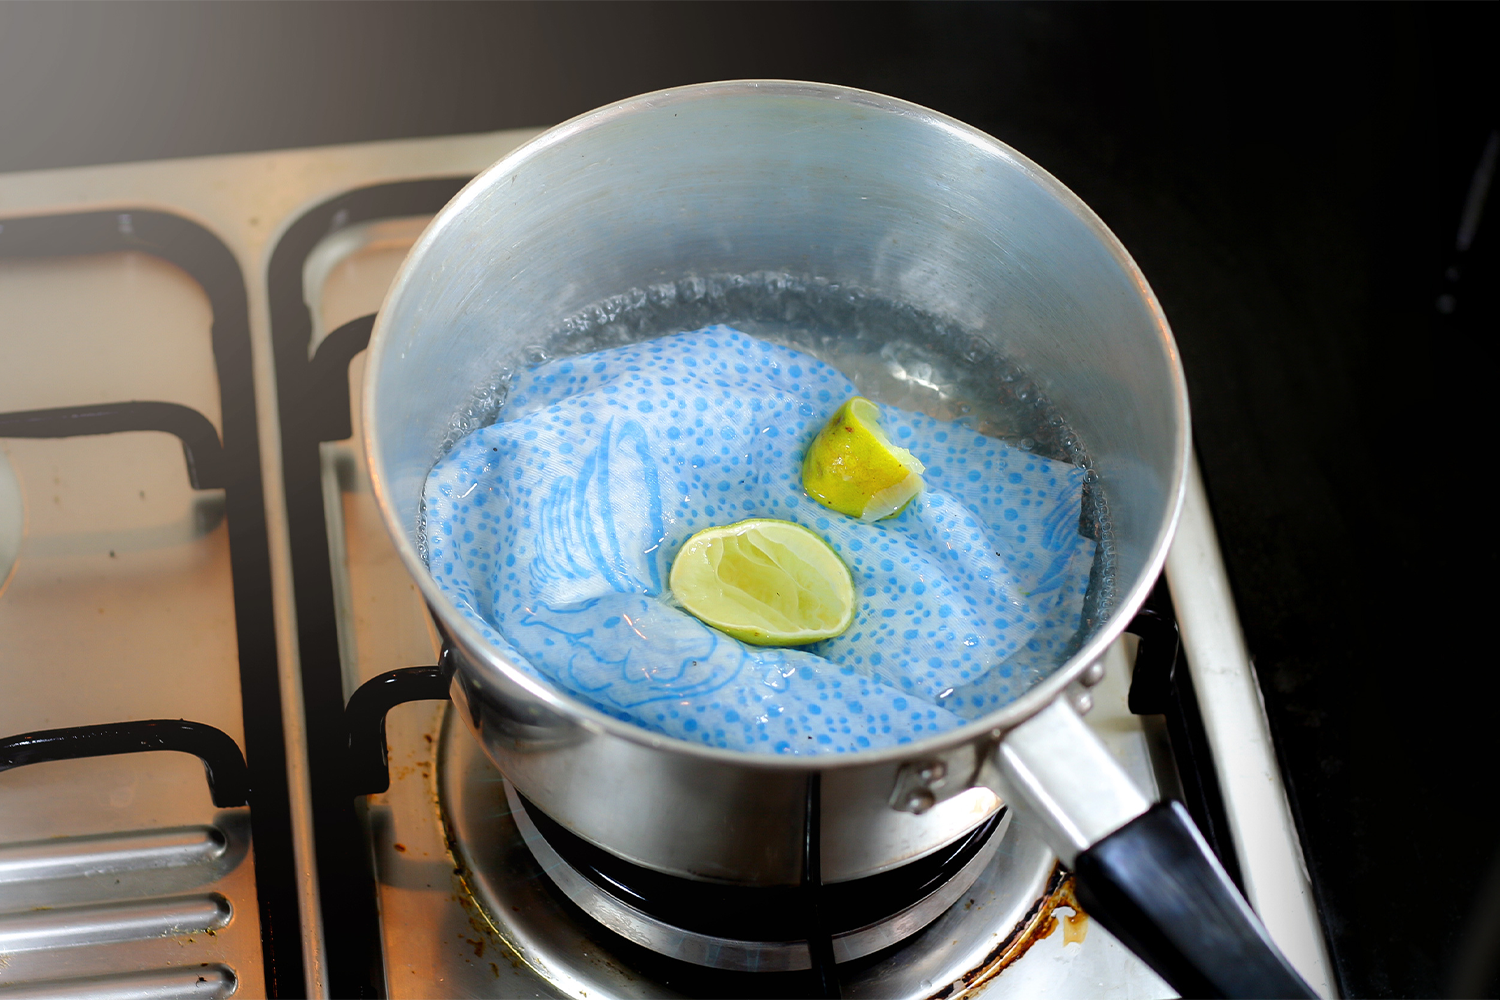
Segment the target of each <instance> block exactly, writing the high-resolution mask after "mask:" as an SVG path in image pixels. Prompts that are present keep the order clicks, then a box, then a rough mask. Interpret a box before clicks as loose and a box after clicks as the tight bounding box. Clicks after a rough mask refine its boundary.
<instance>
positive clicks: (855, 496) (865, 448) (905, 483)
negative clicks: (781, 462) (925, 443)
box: [802, 396, 926, 521]
mask: <svg viewBox="0 0 1500 1000" xmlns="http://www.w3.org/2000/svg"><path fill="white" fill-rule="evenodd" d="M925 471H926V467H925V466H923V464H922V463H921V461H919V460H918V459H917V456H915V455H913V454H912V453H911V452H909V451H907V450H906V449H905V448H902V447H901V446H900V445H897V444H894V443H892V441H891V439H890V438H888V437H887V436H886V434H885V431H884V430H883V429H882V428H881V426H880V410H879V408H877V407H876V406H875V404H874V403H872V402H870V401H869V400H868V399H866V398H864V397H863V396H853V397H851V398H850V399H848V400H847V401H846V402H845V403H844V405H843V406H840V407H839V408H838V410H836V411H835V412H834V414H833V416H832V417H830V418H829V420H828V423H826V424H825V425H823V429H822V430H820V431H819V432H818V436H817V437H816V438H814V439H813V441H812V443H811V444H810V445H808V446H807V454H806V456H805V457H804V458H803V460H802V488H803V489H805V490H807V494H808V496H810V497H812V498H813V499H814V500H816V501H818V503H820V504H822V505H823V506H824V507H827V508H828V509H830V510H836V511H838V512H839V513H840V514H847V515H848V516H850V517H857V518H859V519H860V520H861V521H878V520H880V519H881V518H885V517H890V516H891V515H892V514H898V513H900V512H901V510H902V508H904V507H905V506H906V505H907V504H908V503H910V502H911V500H912V498H913V497H915V496H916V495H917V494H918V493H920V492H922V485H923V484H922V473H923V472H925Z"/></svg>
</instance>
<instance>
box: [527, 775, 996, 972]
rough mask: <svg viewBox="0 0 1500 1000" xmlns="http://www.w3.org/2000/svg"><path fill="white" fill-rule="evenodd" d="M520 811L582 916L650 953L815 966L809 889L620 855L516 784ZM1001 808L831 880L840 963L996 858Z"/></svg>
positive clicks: (706, 962) (768, 966) (933, 906)
mask: <svg viewBox="0 0 1500 1000" xmlns="http://www.w3.org/2000/svg"><path fill="white" fill-rule="evenodd" d="M505 794H506V797H507V798H508V799H509V801H510V806H511V813H512V817H513V818H514V820H515V823H516V826H517V827H518V828H519V829H520V831H521V836H522V837H523V838H524V839H525V841H526V845H527V846H528V847H529V848H530V849H531V852H532V854H533V855H535V857H536V860H537V862H538V863H539V864H540V865H541V867H542V870H543V871H545V872H546V873H547V875H548V876H549V877H550V878H551V879H552V881H553V882H554V883H555V884H556V885H557V887H558V888H559V889H561V890H562V892H563V894H564V895H566V896H567V897H568V898H569V899H570V900H572V901H573V902H574V903H575V904H576V905H577V906H578V907H579V908H580V909H582V910H583V911H584V912H585V913H587V914H589V915H590V916H592V917H593V918H594V919H595V920H598V921H599V922H600V923H601V924H603V925H604V926H605V927H607V928H609V929H610V930H612V931H614V932H615V933H616V934H619V935H620V936H621V937H624V938H626V939H627V940H630V941H633V942H634V943H636V944H639V945H641V946H643V947H646V948H649V949H651V950H652V951H655V952H658V953H660V954H663V955H666V956H668V957H670V958H675V959H678V960H680V961H685V962H691V963H693V964H694V965H703V966H708V967H710V968H716V969H726V970H730V971H737V972H790V971H799V970H803V969H808V968H810V967H811V964H812V963H811V958H810V955H809V951H808V944H807V942H806V941H805V940H798V939H796V938H795V937H793V938H792V939H791V940H788V931H789V930H790V931H791V933H792V934H793V935H795V934H796V933H797V924H798V922H799V919H800V917H799V914H800V912H801V908H802V907H803V906H805V902H804V900H805V898H806V897H805V896H804V895H803V890H802V889H801V888H800V887H797V886H769V887H752V886H734V885H725V884H721V883H712V882H698V881H694V880H691V879H684V878H678V877H676V876H672V875H665V874H662V873H661V872H656V871H652V870H650V869H647V868H642V867H640V866H638V865H633V864H631V863H630V862H628V861H623V860H621V859H619V858H617V857H615V856H614V855H612V854H610V853H608V852H607V851H604V850H601V849H600V848H598V847H595V846H594V845H593V844H590V843H589V842H587V841H585V840H583V839H581V838H579V837H577V836H575V835H574V834H572V833H569V832H568V831H567V830H565V829H563V828H562V827H561V826H560V825H558V824H557V823H556V822H555V821H553V820H552V819H551V818H550V817H548V816H547V815H546V814H545V813H543V812H542V811H541V810H539V809H537V808H536V807H535V806H533V805H532V804H531V803H529V802H527V801H526V800H525V798H524V797H522V796H521V795H520V794H519V793H517V792H516V790H515V789H514V788H513V787H512V786H511V785H510V783H509V782H506V783H505ZM1008 826H1009V823H1008V822H1007V817H1006V815H1005V811H1004V810H1003V809H1002V810H1001V812H1000V813H997V814H996V815H995V816H993V817H991V818H990V819H989V820H988V821H986V822H985V823H983V824H981V825H980V826H979V827H977V828H975V829H974V830H973V831H971V832H970V833H968V834H967V835H965V836H963V837H961V838H959V840H957V841H956V842H954V843H952V844H950V845H948V846H946V847H944V848H943V849H942V850H939V851H936V852H934V853H932V854H930V855H928V856H927V857H924V858H919V859H917V860H916V861H912V862H910V863H908V864H905V865H903V866H901V867H900V868H897V869H893V870H891V871H886V872H881V873H879V874H877V875H870V876H867V877H865V878H861V879H855V880H853V881H849V882H836V883H831V884H828V885H825V886H823V890H822V907H823V909H824V911H825V914H826V920H827V923H828V927H829V929H830V931H831V932H832V937H833V954H834V958H835V960H836V961H839V962H848V961H852V960H853V959H857V958H863V957H864V956H866V955H870V954H873V953H874V952H877V951H880V950H881V949H883V948H887V947H890V946H891V945H893V944H896V943H897V942H899V941H902V940H904V939H906V938H908V937H910V936H911V935H912V934H915V933H916V932H917V931H919V930H921V929H922V928H924V927H926V926H927V925H928V924H929V923H931V922H932V921H933V920H935V919H936V918H937V917H938V916H940V915H941V914H942V913H943V912H944V911H945V910H947V909H948V907H950V906H952V905H953V904H954V903H955V902H956V901H957V900H958V899H959V897H960V896H962V895H963V894H964V893H965V892H966V891H967V890H968V889H969V887H970V886H971V885H973V884H974V880H975V879H977V878H978V877H979V873H980V872H981V871H982V870H983V869H984V867H985V866H986V865H987V864H988V863H989V861H990V859H991V858H992V857H993V856H994V854H995V851H996V849H997V848H998V846H999V844H1000V841H1001V839H1002V828H1003V827H1008Z"/></svg>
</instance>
